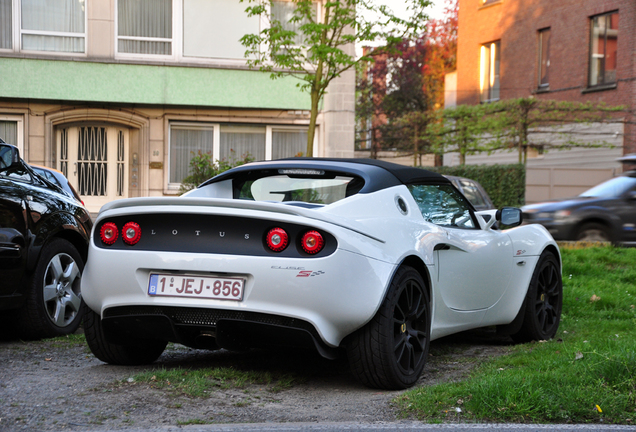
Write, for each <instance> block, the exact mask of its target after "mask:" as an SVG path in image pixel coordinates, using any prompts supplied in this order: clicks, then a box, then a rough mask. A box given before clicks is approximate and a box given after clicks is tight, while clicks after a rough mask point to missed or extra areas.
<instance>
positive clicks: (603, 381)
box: [395, 247, 636, 425]
mask: <svg viewBox="0 0 636 432" xmlns="http://www.w3.org/2000/svg"><path fill="white" fill-rule="evenodd" d="M561 253H562V258H563V292H564V300H563V314H562V317H561V325H560V328H559V330H558V333H557V336H556V337H555V339H553V340H550V341H542V342H539V343H536V342H535V343H529V344H521V345H517V346H515V347H514V348H513V351H512V354H510V355H506V356H503V357H500V358H496V359H493V360H492V361H491V362H488V363H487V364H483V365H481V366H479V367H478V368H477V369H476V370H475V371H474V373H473V374H472V375H471V377H470V378H469V379H468V380H466V381H463V382H459V383H449V384H441V385H437V386H432V387H424V388H417V389H413V390H410V391H408V392H406V393H404V394H403V395H401V396H400V397H398V398H396V400H395V403H396V405H397V406H398V407H399V409H400V410H401V411H402V413H403V415H405V416H413V417H416V418H418V419H420V420H423V421H427V422H447V421H449V420H455V421H460V422H470V421H494V422H523V423H600V422H603V423H616V424H627V425H633V424H636V310H635V306H634V305H636V248H634V249H621V248H613V247H593V248H587V249H562V250H561Z"/></svg>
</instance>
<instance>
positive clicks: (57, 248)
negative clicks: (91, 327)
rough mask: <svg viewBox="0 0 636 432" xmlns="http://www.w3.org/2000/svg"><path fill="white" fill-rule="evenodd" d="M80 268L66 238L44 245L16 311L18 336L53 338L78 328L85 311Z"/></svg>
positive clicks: (77, 256)
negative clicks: (25, 294)
mask: <svg viewBox="0 0 636 432" xmlns="http://www.w3.org/2000/svg"><path fill="white" fill-rule="evenodd" d="M83 269H84V261H83V260H82V257H81V256H80V254H79V253H78V252H77V249H75V247H74V246H73V245H72V244H71V243H70V242H68V241H67V240H64V239H61V238H56V239H53V240H51V241H50V242H49V243H47V244H46V245H45V246H44V248H43V249H42V253H41V254H40V258H39V260H38V263H37V266H36V268H35V272H34V273H33V276H32V278H31V282H30V291H29V293H28V297H27V302H26V304H25V306H24V308H23V309H22V310H21V311H20V314H19V319H18V320H19V322H18V332H19V334H20V336H21V337H23V338H27V339H29V338H39V337H55V336H61V335H65V334H70V333H73V332H75V331H76V330H77V328H78V327H79V325H80V322H81V320H82V315H83V313H84V305H83V302H82V294H81V292H80V284H81V280H82V271H83Z"/></svg>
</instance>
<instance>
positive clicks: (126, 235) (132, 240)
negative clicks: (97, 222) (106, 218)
mask: <svg viewBox="0 0 636 432" xmlns="http://www.w3.org/2000/svg"><path fill="white" fill-rule="evenodd" d="M99 237H100V238H101V239H102V243H104V244H106V245H109V246H110V245H112V244H114V243H115V242H116V241H117V239H118V238H119V229H118V228H117V225H115V223H114V222H106V223H105V224H104V225H102V228H101V229H100V230H99ZM121 238H122V240H123V241H124V243H126V244H128V245H131V246H132V245H135V244H137V243H138V242H139V240H140V239H141V228H140V227H139V224H138V223H136V222H127V223H125V224H124V226H123V227H122V229H121Z"/></svg>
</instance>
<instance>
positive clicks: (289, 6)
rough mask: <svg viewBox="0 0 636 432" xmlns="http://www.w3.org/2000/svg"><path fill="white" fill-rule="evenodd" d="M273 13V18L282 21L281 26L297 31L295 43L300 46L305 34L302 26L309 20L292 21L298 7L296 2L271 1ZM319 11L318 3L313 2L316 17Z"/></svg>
mask: <svg viewBox="0 0 636 432" xmlns="http://www.w3.org/2000/svg"><path fill="white" fill-rule="evenodd" d="M271 5H272V6H271V7H272V10H271V15H272V19H274V20H276V21H280V23H281V26H282V27H283V29H284V30H287V31H293V32H295V33H296V37H295V38H294V45H296V46H299V45H302V43H303V35H302V33H301V31H300V26H302V25H304V24H307V23H308V21H307V20H306V19H303V20H301V21H292V18H293V17H294V10H295V9H296V3H295V2H293V1H277V0H274V1H272V3H271ZM317 11H318V5H317V3H314V4H313V15H314V19H315V17H316V14H317Z"/></svg>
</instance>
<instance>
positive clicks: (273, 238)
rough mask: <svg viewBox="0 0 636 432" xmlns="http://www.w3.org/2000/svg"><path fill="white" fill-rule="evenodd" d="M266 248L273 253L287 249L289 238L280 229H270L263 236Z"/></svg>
mask: <svg viewBox="0 0 636 432" xmlns="http://www.w3.org/2000/svg"><path fill="white" fill-rule="evenodd" d="M265 241H266V242H267V247H268V248H270V249H271V250H273V251H274V252H280V251H282V250H283V249H285V248H286V247H287V244H288V243H289V236H288V235H287V233H286V232H285V230H284V229H282V228H272V229H271V230H269V232H268V233H267V236H265Z"/></svg>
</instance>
